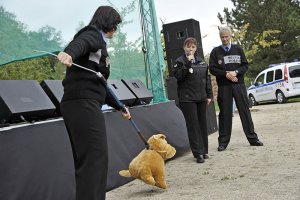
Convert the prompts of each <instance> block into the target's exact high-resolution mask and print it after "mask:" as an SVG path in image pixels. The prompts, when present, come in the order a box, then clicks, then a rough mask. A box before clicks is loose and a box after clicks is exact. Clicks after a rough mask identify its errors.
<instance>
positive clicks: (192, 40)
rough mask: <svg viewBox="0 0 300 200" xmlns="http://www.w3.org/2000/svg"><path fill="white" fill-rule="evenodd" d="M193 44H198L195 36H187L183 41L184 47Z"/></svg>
mask: <svg viewBox="0 0 300 200" xmlns="http://www.w3.org/2000/svg"><path fill="white" fill-rule="evenodd" d="M191 44H194V45H196V46H197V45H198V42H197V40H196V38H193V37H189V38H186V39H185V40H184V42H183V47H185V46H189V45H191Z"/></svg>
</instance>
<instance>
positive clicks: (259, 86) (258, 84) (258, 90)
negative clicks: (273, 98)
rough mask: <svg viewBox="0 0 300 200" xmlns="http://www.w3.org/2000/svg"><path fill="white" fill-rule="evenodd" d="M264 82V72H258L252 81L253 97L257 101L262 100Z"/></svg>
mask: <svg viewBox="0 0 300 200" xmlns="http://www.w3.org/2000/svg"><path fill="white" fill-rule="evenodd" d="M264 82H265V73H262V74H260V75H259V76H258V77H257V78H256V80H255V82H254V86H255V89H254V91H255V92H254V98H255V99H256V101H257V102H259V101H263V99H264V94H265V88H264Z"/></svg>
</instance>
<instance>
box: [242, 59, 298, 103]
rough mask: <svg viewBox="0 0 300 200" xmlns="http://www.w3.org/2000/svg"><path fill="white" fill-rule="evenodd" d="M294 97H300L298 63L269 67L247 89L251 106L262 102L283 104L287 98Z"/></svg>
mask: <svg viewBox="0 0 300 200" xmlns="http://www.w3.org/2000/svg"><path fill="white" fill-rule="evenodd" d="M296 96H300V62H291V63H280V64H273V65H270V66H269V68H268V69H265V70H264V71H262V72H260V73H259V74H258V76H257V77H256V78H255V81H254V83H253V84H252V85H251V86H250V87H249V88H248V97H249V99H250V101H251V102H252V105H257V104H258V103H259V102H264V101H277V102H278V103H285V102H286V101H287V99H288V98H290V97H296Z"/></svg>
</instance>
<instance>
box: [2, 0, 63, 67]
mask: <svg viewBox="0 0 300 200" xmlns="http://www.w3.org/2000/svg"><path fill="white" fill-rule="evenodd" d="M0 44H1V45H0V65H1V64H4V63H8V62H10V61H13V60H18V59H23V58H26V57H30V56H32V50H34V49H40V50H45V51H51V52H52V51H57V50H60V49H61V44H62V37H61V32H57V31H56V30H55V29H54V28H52V27H50V26H47V25H46V26H44V27H42V28H40V29H39V30H38V31H37V32H34V31H27V30H26V25H25V24H23V23H21V22H19V21H17V20H16V17H15V15H14V14H12V13H9V12H7V11H5V10H4V8H3V7H2V6H0Z"/></svg>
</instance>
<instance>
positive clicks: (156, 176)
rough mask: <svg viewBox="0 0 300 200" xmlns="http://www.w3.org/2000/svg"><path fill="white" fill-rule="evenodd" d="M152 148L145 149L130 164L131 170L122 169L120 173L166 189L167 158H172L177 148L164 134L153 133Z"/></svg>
mask: <svg viewBox="0 0 300 200" xmlns="http://www.w3.org/2000/svg"><path fill="white" fill-rule="evenodd" d="M148 144H149V146H150V149H144V150H143V151H142V152H141V153H140V154H139V155H138V156H136V157H135V158H134V159H133V160H132V161H131V162H130V164H129V170H121V171H120V172H119V174H120V175H121V176H124V177H134V178H137V179H140V180H142V181H144V182H145V183H147V184H149V185H153V186H154V185H155V186H157V187H160V188H163V189H166V188H167V184H166V180H165V162H164V161H165V160H167V159H169V158H172V157H173V156H174V155H175V153H176V149H175V148H174V147H172V146H171V145H170V144H168V143H167V141H166V136H165V135H163V134H157V135H153V136H151V137H150V138H149V140H148Z"/></svg>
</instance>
